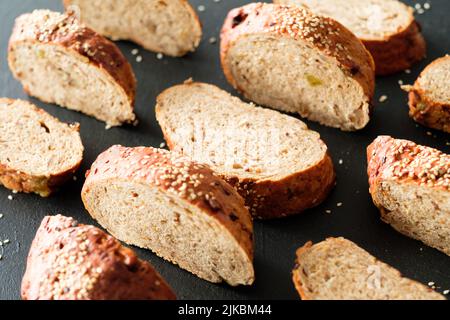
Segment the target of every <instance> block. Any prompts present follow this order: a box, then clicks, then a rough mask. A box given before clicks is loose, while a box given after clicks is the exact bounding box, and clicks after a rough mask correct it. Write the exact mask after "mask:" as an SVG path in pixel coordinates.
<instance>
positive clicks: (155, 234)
mask: <svg viewBox="0 0 450 320" xmlns="http://www.w3.org/2000/svg"><path fill="white" fill-rule="evenodd" d="M82 198H83V202H84V204H85V206H86V209H87V210H88V211H89V213H90V214H91V215H92V217H93V218H95V219H96V220H97V221H98V222H99V223H100V224H101V225H102V226H104V227H105V228H106V229H107V230H109V231H110V232H111V233H112V234H113V235H115V236H116V237H117V238H118V239H120V240H122V241H124V242H126V243H128V244H133V245H137V246H139V247H142V248H148V249H151V250H152V251H154V252H155V253H156V254H157V255H159V256H161V257H162V258H164V259H166V260H168V261H170V262H173V263H175V264H178V265H179V266H180V267H181V268H183V269H186V270H188V271H190V272H192V273H194V274H195V275H197V276H198V277H200V278H202V279H205V280H208V281H211V282H222V281H225V282H227V283H229V284H230V285H233V286H235V285H240V284H244V285H249V284H252V283H253V280H254V271H253V264H252V260H253V224H252V221H251V216H250V214H249V213H248V210H247V209H246V208H245V206H244V201H243V199H242V198H241V197H240V196H239V195H238V194H237V193H236V191H235V190H234V189H233V188H232V187H231V186H229V185H228V184H227V183H225V182H224V181H223V180H221V179H220V178H219V177H217V176H216V175H215V174H214V173H213V172H212V171H211V169H209V167H207V166H205V165H200V164H197V163H194V162H191V161H190V160H188V159H187V158H185V157H182V156H180V155H178V154H175V153H170V152H168V151H166V150H161V149H154V148H144V147H140V148H125V147H121V146H114V147H112V148H110V149H109V150H107V151H105V152H104V153H102V154H101V155H100V156H99V157H98V159H97V160H96V161H95V163H94V164H93V165H92V168H91V170H90V171H89V172H88V173H87V179H86V182H85V185H84V187H83V191H82Z"/></svg>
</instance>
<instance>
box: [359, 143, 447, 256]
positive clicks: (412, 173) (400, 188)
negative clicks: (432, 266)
mask: <svg viewBox="0 0 450 320" xmlns="http://www.w3.org/2000/svg"><path fill="white" fill-rule="evenodd" d="M367 157H368V175H369V184H370V193H371V195H372V198H373V201H374V203H375V205H376V206H377V207H378V208H379V209H380V211H381V219H382V220H383V221H384V222H386V223H389V224H390V225H391V226H392V227H394V229H396V230H397V231H399V232H401V233H403V234H405V235H407V236H409V237H411V238H414V239H417V240H420V241H422V242H423V243H425V244H426V245H429V246H430V247H433V248H436V249H438V250H441V251H442V252H444V253H446V254H447V255H450V155H448V154H445V153H442V152H440V151H439V150H436V149H432V148H429V147H424V146H420V145H417V144H415V143H414V142H411V141H407V140H400V139H393V138H391V137H388V136H381V137H378V138H377V139H376V140H375V141H374V142H373V143H372V144H371V145H370V146H369V148H368V149H367Z"/></svg>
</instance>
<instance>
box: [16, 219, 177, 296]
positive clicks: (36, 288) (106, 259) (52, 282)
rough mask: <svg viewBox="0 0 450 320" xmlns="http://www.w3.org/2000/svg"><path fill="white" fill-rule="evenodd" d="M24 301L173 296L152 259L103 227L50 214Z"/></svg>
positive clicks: (34, 250)
mask: <svg viewBox="0 0 450 320" xmlns="http://www.w3.org/2000/svg"><path fill="white" fill-rule="evenodd" d="M22 298H23V299H24V300H172V299H175V295H174V293H173V292H172V290H171V289H170V287H169V286H168V285H167V284H166V282H165V281H164V280H163V279H162V278H161V276H160V275H159V274H158V273H157V272H156V271H155V270H154V269H153V267H152V266H151V265H150V264H149V263H148V262H146V261H143V260H140V259H139V258H138V257H137V256H136V254H135V253H134V252H133V251H132V250H130V249H128V248H125V247H124V246H122V245H121V244H120V243H119V241H117V240H116V239H114V238H113V237H111V236H109V235H108V234H106V233H105V232H103V231H101V230H100V229H98V228H96V227H93V226H88V225H82V224H79V223H78V222H77V221H76V220H74V219H72V218H67V217H64V216H61V215H57V216H53V217H50V216H48V217H45V218H44V220H43V221H42V223H41V226H40V227H39V229H38V231H37V233H36V237H35V239H34V240H33V243H32V245H31V249H30V253H29V255H28V262H27V268H26V271H25V275H24V277H23V280H22Z"/></svg>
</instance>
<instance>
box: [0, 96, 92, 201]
mask: <svg viewBox="0 0 450 320" xmlns="http://www.w3.org/2000/svg"><path fill="white" fill-rule="evenodd" d="M0 146H1V147H0V183H1V184H3V185H4V186H5V187H6V188H8V189H11V190H15V191H18V192H26V193H29V192H34V193H37V194H39V195H41V196H42V197H47V196H49V195H50V194H51V193H52V192H54V191H55V190H56V189H57V188H58V187H59V186H61V185H62V184H63V183H64V182H66V181H67V180H69V179H70V178H71V177H72V176H73V174H74V173H75V172H76V171H77V169H78V168H79V166H80V164H81V161H82V159H83V151H84V147H83V144H82V142H81V138H80V133H79V125H78V124H71V125H69V124H65V123H61V122H60V121H59V120H58V119H56V118H54V117H52V116H51V115H49V114H48V113H47V112H45V111H44V110H42V109H39V108H37V107H36V106H34V105H33V104H31V103H29V102H27V101H23V100H13V99H7V98H0Z"/></svg>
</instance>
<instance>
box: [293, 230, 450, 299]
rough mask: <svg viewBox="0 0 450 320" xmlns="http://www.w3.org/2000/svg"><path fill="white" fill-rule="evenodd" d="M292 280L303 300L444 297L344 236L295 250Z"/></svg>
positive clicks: (309, 243)
mask: <svg viewBox="0 0 450 320" xmlns="http://www.w3.org/2000/svg"><path fill="white" fill-rule="evenodd" d="M293 281H294V284H295V287H296V288H297V291H298V292H299V294H300V296H301V297H302V299H304V300H445V298H444V296H442V295H441V294H439V293H437V292H435V291H433V290H431V289H430V288H429V287H427V286H425V285H423V284H421V283H419V282H416V281H414V280H410V279H408V278H405V277H402V275H401V274H400V272H398V271H397V270H396V269H394V268H392V267H390V266H389V265H387V264H385V263H383V262H381V261H379V260H377V259H376V258H375V257H373V256H372V255H371V254H369V253H368V252H367V251H365V250H363V249H361V248H360V247H358V246H357V245H356V244H354V243H353V242H351V241H349V240H346V239H344V238H329V239H327V240H325V241H322V242H320V243H317V244H314V245H313V244H312V242H308V243H307V244H305V245H304V246H303V247H301V248H300V249H298V251H297V260H296V266H295V269H294V271H293Z"/></svg>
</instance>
